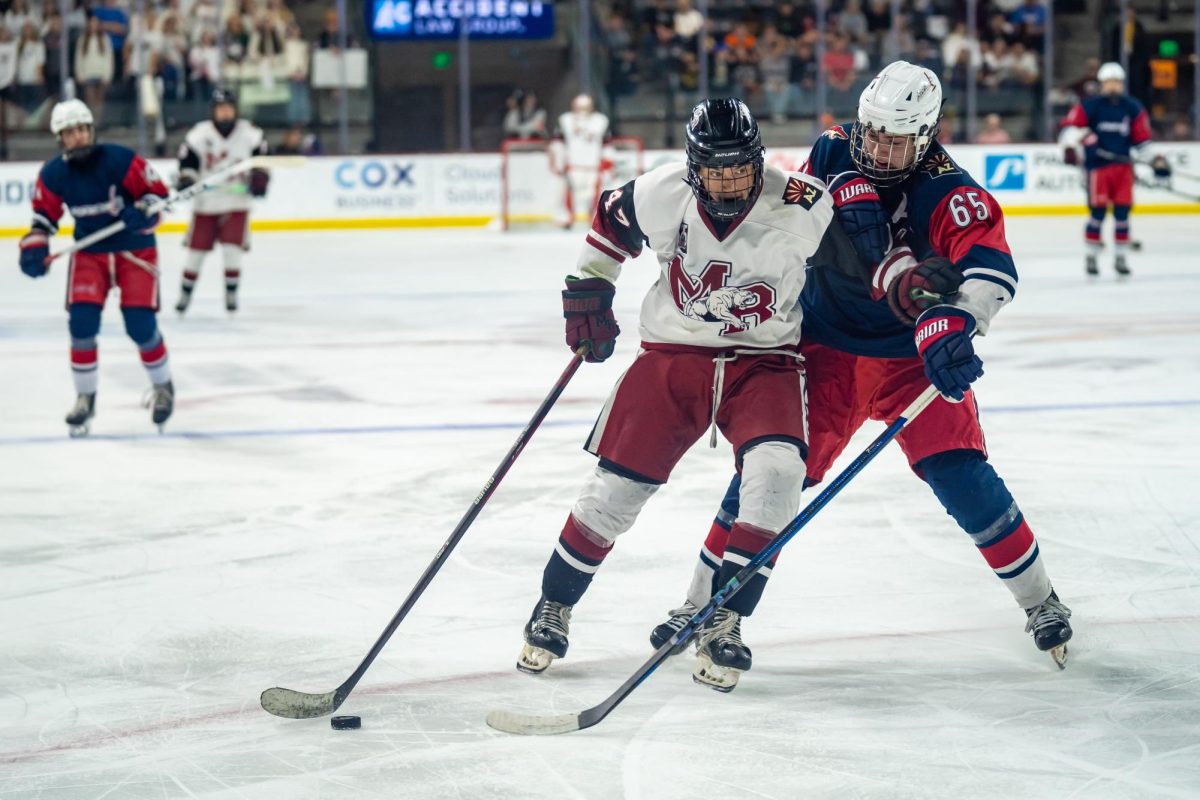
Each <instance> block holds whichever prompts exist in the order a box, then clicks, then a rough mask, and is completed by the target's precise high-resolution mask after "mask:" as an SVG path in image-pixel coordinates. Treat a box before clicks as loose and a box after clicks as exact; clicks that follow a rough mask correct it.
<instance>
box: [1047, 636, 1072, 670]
mask: <svg viewBox="0 0 1200 800" xmlns="http://www.w3.org/2000/svg"><path fill="white" fill-rule="evenodd" d="M1046 652H1047V653H1049V654H1050V657H1051V658H1052V659H1054V663H1055V665H1057V666H1058V668H1059V669H1066V668H1067V645H1066V643H1065V642H1064V643H1063V644H1060V645H1059V646H1058V647H1052V648H1050V649H1049V650H1047V651H1046Z"/></svg>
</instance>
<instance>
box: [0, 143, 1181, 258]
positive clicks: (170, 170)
mask: <svg viewBox="0 0 1200 800" xmlns="http://www.w3.org/2000/svg"><path fill="white" fill-rule="evenodd" d="M1155 147H1156V149H1155V152H1156V153H1162V154H1163V155H1165V156H1166V157H1167V158H1168V159H1169V161H1170V162H1171V164H1172V165H1173V166H1174V167H1175V168H1176V170H1178V172H1179V173H1187V174H1189V175H1191V176H1200V144H1197V143H1186V144H1161V145H1156V146H1155ZM950 153H951V155H952V156H953V157H954V159H955V160H956V161H957V162H958V163H959V164H960V165H961V166H962V167H963V168H964V169H966V170H967V171H969V172H970V173H971V174H972V175H974V176H975V178H976V180H978V181H979V182H980V183H981V184H983V186H984V187H985V188H987V189H988V190H989V191H990V192H992V193H993V194H994V195H995V196H996V199H997V200H998V201H999V202H1000V204H1001V206H1003V207H1004V209H1005V212H1006V213H1008V214H1010V215H1029V214H1082V213H1083V211H1084V190H1083V177H1082V173H1081V171H1080V170H1079V169H1078V168H1076V167H1071V166H1068V165H1066V164H1064V163H1062V161H1061V160H1060V151H1059V149H1058V148H1057V147H1055V146H1053V145H1025V146H1022V145H1014V146H1006V147H992V146H988V147H983V146H957V147H952V148H951V149H950ZM806 156H807V150H806V149H804V148H773V149H769V150H768V160H769V161H770V162H771V163H773V164H775V165H777V166H779V167H781V168H783V169H796V168H797V167H799V166H800V164H802V163H803V162H804V159H805V157H806ZM682 158H683V155H682V153H681V152H677V151H666V150H663V151H650V152H647V153H646V154H645V159H644V160H645V166H646V169H652V168H654V167H655V166H658V165H659V164H664V163H668V162H670V161H679V160H682ZM153 164H154V166H155V168H156V169H158V170H159V171H160V173H161V174H163V175H164V176H165V177H167V179H168V180H173V179H174V173H175V169H176V165H175V162H173V161H161V160H156V161H154V162H153ZM39 166H40V165H38V164H36V163H32V162H25V163H10V164H0V234H4V235H7V236H20V235H21V234H23V233H24V232H25V231H27V230H28V228H29V221H30V208H31V207H30V202H31V198H32V194H33V183H34V180H35V179H36V177H37V171H38V169H39ZM500 166H501V164H500V156H499V154H496V153H482V154H476V155H378V156H362V157H354V158H339V157H332V156H331V157H319V158H310V159H308V160H307V161H305V162H302V163H301V164H300V165H299V166H289V167H283V166H280V167H278V168H274V169H272V170H271V185H270V189H269V191H268V193H267V197H266V198H264V199H262V200H258V201H255V205H254V211H253V214H252V225H253V227H254V229H255V230H312V229H318V228H374V227H379V228H384V227H445V226H462V227H470V226H478V227H482V226H486V225H489V224H491V223H493V222H494V221H495V220H496V218H497V215H498V214H499V211H500V199H501V198H500V187H501V182H500ZM1140 171H1142V172H1147V173H1148V170H1147V169H1144V168H1143V170H1140ZM536 172H537V174H536V175H529V176H526V177H524V178H523V179H522V181H521V186H520V189H519V194H520V196H519V197H515V198H510V199H512V200H515V201H517V202H519V203H524V204H527V210H529V211H530V212H533V213H542V214H544V215H545V216H546V218H547V219H548V218H550V217H551V216H552V215H553V214H554V213H555V211H556V210H557V209H556V203H557V202H558V198H560V197H561V196H562V194H561V193H562V190H561V184H560V182H559V180H560V179H558V178H555V177H554V176H553V174H552V173H550V171H549V170H548V169H546V170H545V171H541V170H537V171H536ZM1173 188H1174V191H1168V190H1166V189H1162V188H1152V187H1146V186H1140V185H1139V186H1138V187H1137V189H1136V197H1135V199H1136V203H1137V208H1138V209H1139V210H1140V211H1141V212H1142V213H1170V214H1196V213H1200V201H1198V200H1200V180H1196V179H1195V178H1187V177H1184V176H1183V175H1182V174H1180V175H1179V176H1178V177H1176V179H1175V180H1174V182H1173ZM186 219H187V209H186V207H183V208H179V209H176V210H175V211H174V212H173V213H172V214H171V215H170V216H169V217H168V221H167V222H166V223H165V225H164V230H166V231H181V230H183V229H184V227H185V223H186ZM68 222H69V221H68Z"/></svg>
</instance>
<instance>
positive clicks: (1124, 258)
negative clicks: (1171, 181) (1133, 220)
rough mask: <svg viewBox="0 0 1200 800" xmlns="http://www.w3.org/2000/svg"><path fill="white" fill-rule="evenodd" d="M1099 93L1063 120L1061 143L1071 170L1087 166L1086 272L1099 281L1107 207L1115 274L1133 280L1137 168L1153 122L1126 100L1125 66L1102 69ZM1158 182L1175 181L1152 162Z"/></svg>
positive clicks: (1160, 161)
mask: <svg viewBox="0 0 1200 800" xmlns="http://www.w3.org/2000/svg"><path fill="white" fill-rule="evenodd" d="M1096 79H1097V80H1098V81H1100V93H1099V94H1097V95H1094V96H1092V97H1089V98H1087V99H1086V100H1084V101H1083V102H1080V103H1077V104H1076V105H1075V107H1074V108H1072V109H1071V111H1070V113H1069V114H1067V116H1066V118H1065V119H1064V120H1063V125H1064V126H1065V127H1064V128H1063V130H1062V133H1061V134H1059V141H1060V142H1061V143H1062V144H1063V145H1064V146H1065V148H1066V149H1065V150H1064V152H1063V159H1064V160H1065V161H1066V162H1067V163H1068V164H1080V163H1082V165H1083V168H1084V171H1085V174H1086V176H1087V193H1088V201H1087V203H1088V211H1089V214H1090V216H1089V218H1088V221H1087V226H1086V227H1085V228H1084V233H1083V237H1084V246H1085V247H1086V248H1087V255H1086V257H1085V258H1086V260H1085V269H1086V270H1087V274H1088V275H1099V274H1100V268H1099V266H1098V265H1097V263H1096V257H1097V256H1098V255H1099V254H1100V250H1101V248H1102V244H1101V242H1100V228H1101V226H1102V225H1103V224H1104V216H1105V214H1107V212H1108V207H1109V206H1110V205H1111V206H1112V211H1113V222H1114V230H1113V244H1114V247H1113V249H1114V251H1115V257H1114V259H1113V269H1115V270H1116V271H1117V274H1118V275H1128V274H1129V260H1128V255H1129V213H1130V210H1131V209H1132V207H1133V182H1134V173H1133V165H1134V164H1135V163H1136V162H1137V161H1138V157H1139V155H1140V154H1142V153H1143V151H1144V150H1145V148H1146V147H1147V146H1148V145H1149V144H1150V118H1149V116H1147V114H1146V109H1145V108H1144V107H1143V106H1142V104H1141V103H1140V102H1138V101H1137V99H1135V98H1133V97H1130V96H1129V95H1127V94H1125V70H1124V69H1122V68H1121V65H1120V64H1117V63H1115V62H1111V61H1110V62H1109V63H1107V64H1101V65H1100V69H1099V71H1097V72H1096ZM1150 165H1151V166H1152V167H1153V168H1154V174H1155V177H1156V178H1159V179H1166V178H1168V177H1170V175H1171V167H1170V165H1169V164H1168V163H1167V160H1166V159H1165V158H1163V157H1162V156H1158V157H1157V158H1155V159H1153V161H1151V162H1150Z"/></svg>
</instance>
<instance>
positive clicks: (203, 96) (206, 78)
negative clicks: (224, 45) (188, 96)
mask: <svg viewBox="0 0 1200 800" xmlns="http://www.w3.org/2000/svg"><path fill="white" fill-rule="evenodd" d="M188 78H189V80H190V81H191V84H192V98H193V102H196V103H198V104H202V105H204V106H205V107H207V106H208V100H209V98H210V97H212V93H213V89H215V88H216V87H217V86H218V85H220V83H221V48H220V47H218V46H217V35H216V34H215V33H213V32H212V31H210V30H205V31H204V32H203V33H201V34H200V41H199V42H198V43H197V44H196V45H195V46H194V47H192V49H191V50H189V51H188Z"/></svg>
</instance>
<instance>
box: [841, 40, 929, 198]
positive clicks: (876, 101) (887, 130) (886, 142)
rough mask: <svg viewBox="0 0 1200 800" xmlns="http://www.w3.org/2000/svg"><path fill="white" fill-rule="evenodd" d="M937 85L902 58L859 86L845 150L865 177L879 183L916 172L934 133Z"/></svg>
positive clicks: (918, 67) (898, 180)
mask: <svg viewBox="0 0 1200 800" xmlns="http://www.w3.org/2000/svg"><path fill="white" fill-rule="evenodd" d="M941 116H942V85H941V83H940V82H939V81H938V79H937V75H935V74H934V73H933V72H931V71H930V70H928V69H925V68H924V67H920V66H917V65H915V64H910V63H908V62H907V61H895V62H893V63H891V64H888V65H887V66H886V67H884V68H883V70H882V71H881V72H880V73H879V74H878V75H876V76H875V78H874V79H873V80H872V81H871V82H870V83H869V84H868V85H867V88H866V89H864V90H863V93H862V96H861V97H860V98H859V101H858V120H857V121H856V122H855V124H854V128H853V130H852V131H851V135H850V154H851V156H852V157H853V159H854V163H855V166H857V167H858V169H859V171H860V172H862V174H863V175H864V177H866V178H867V179H868V180H870V181H872V182H873V183H875V184H877V185H880V186H887V185H890V184H896V183H899V182H901V181H903V180H904V179H905V178H907V177H908V176H909V175H911V174H912V173H913V172H915V171H916V169H917V166H918V165H919V164H920V163H921V159H922V158H924V157H925V153H926V151H928V149H929V145H930V144H932V143H933V141H934V138H935V137H936V136H937V133H938V123H939V121H940V119H941Z"/></svg>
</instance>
